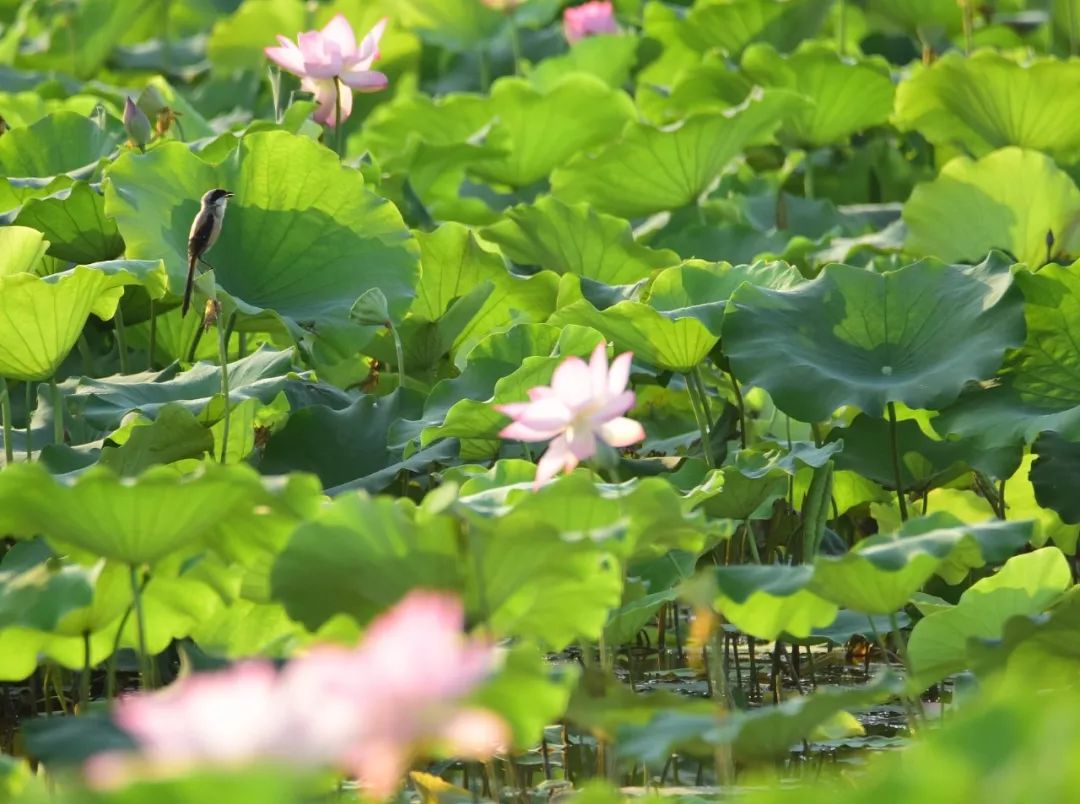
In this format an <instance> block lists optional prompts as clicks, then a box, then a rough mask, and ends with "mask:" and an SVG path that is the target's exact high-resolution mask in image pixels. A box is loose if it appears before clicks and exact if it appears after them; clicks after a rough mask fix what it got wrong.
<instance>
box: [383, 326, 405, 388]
mask: <svg viewBox="0 0 1080 804" xmlns="http://www.w3.org/2000/svg"><path fill="white" fill-rule="evenodd" d="M387 326H388V327H390V334H391V335H392V336H393V338H394V354H395V356H396V357H397V370H398V388H404V387H405V348H404V346H402V343H401V336H400V335H398V331H397V327H395V326H394V325H393V324H391V323H390V322H387Z"/></svg>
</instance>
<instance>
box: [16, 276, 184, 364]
mask: <svg viewBox="0 0 1080 804" xmlns="http://www.w3.org/2000/svg"><path fill="white" fill-rule="evenodd" d="M164 281H165V270H164V268H163V267H162V264H161V262H160V260H159V261H157V262H150V261H146V262H136V261H119V262H106V263H98V264H97V265H80V266H78V267H76V268H73V269H71V270H70V271H64V272H63V273H59V274H52V275H50V276H46V277H37V276H34V275H33V274H13V275H11V276H0V376H2V377H7V378H8V379H15V380H47V379H48V378H50V377H52V376H53V375H54V374H55V373H56V370H57V368H59V366H60V363H61V362H62V361H63V359H64V358H65V357H67V354H68V352H70V351H71V349H72V347H73V346H75V342H76V341H77V340H78V338H79V335H80V334H81V333H82V330H83V325H84V324H85V323H86V319H87V317H88V316H89V315H90V313H93V314H94V315H96V316H97V317H98V318H102V319H109V318H112V316H113V314H114V313H115V312H116V305H117V304H118V303H119V301H120V297H121V296H122V295H123V293H124V287H125V286H126V285H141V286H143V287H145V288H146V290H147V292H148V293H149V294H150V295H151V296H161V295H162V294H163V293H164V290H165V285H164Z"/></svg>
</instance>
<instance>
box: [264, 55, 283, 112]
mask: <svg viewBox="0 0 1080 804" xmlns="http://www.w3.org/2000/svg"><path fill="white" fill-rule="evenodd" d="M266 75H267V77H268V78H269V79H270V97H271V98H273V101H274V122H275V123H280V122H281V70H280V69H278V68H277V67H276V66H275V65H273V64H270V65H268V66H267V68H266Z"/></svg>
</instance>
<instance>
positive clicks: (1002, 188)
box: [903, 147, 1080, 267]
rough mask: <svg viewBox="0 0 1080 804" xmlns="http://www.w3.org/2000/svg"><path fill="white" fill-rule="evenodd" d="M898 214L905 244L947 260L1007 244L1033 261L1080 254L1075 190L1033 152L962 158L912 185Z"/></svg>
mask: <svg viewBox="0 0 1080 804" xmlns="http://www.w3.org/2000/svg"><path fill="white" fill-rule="evenodd" d="M903 215H904V221H905V222H906V223H907V227H908V238H907V249H908V250H909V251H911V252H913V253H915V254H919V255H924V254H925V255H933V256H935V257H937V258H938V259H942V260H945V261H946V262H974V261H976V260H981V259H982V258H983V257H985V256H986V254H987V252H989V251H991V250H993V249H1004V250H1006V251H1008V252H1009V253H1010V254H1012V255H1013V256H1014V257H1015V258H1016V259H1017V260H1018V261H1020V262H1024V263H1027V264H1028V265H1031V266H1033V267H1037V266H1040V265H1042V264H1043V263H1045V262H1047V261H1048V260H1049V259H1051V258H1052V257H1053V256H1054V255H1057V254H1075V253H1078V252H1080V228H1078V227H1077V226H1076V221H1077V218H1078V216H1080V190H1078V189H1077V188H1076V185H1075V184H1074V183H1073V180H1072V179H1071V178H1070V177H1069V175H1068V174H1067V173H1065V172H1064V171H1063V170H1061V169H1060V168H1058V167H1057V166H1056V165H1055V164H1054V161H1053V160H1052V159H1051V158H1050V157H1048V156H1046V155H1045V154H1041V153H1038V152H1036V151H1026V150H1023V149H1021V148H1015V147H1008V148H1001V149H999V150H997V151H994V152H992V153H989V154H987V155H986V156H984V157H982V158H981V159H979V160H977V161H973V160H971V159H968V158H967V157H963V156H959V157H957V158H955V159H953V160H951V161H950V162H949V163H948V164H946V165H945V167H944V168H942V169H941V173H940V174H939V175H938V177H937V178H936V179H934V180H933V181H931V182H926V183H924V184H920V185H919V186H917V187H916V188H915V190H914V192H912V194H911V197H910V198H909V199H908V201H907V203H906V204H904V213H903ZM1048 233H1049V234H1050V235H1052V238H1053V239H1052V243H1051V244H1048V243H1047V235H1048Z"/></svg>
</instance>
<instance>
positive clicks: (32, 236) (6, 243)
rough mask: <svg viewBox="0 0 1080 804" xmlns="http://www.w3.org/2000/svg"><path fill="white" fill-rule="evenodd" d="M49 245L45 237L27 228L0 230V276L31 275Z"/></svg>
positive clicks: (16, 227) (35, 230) (5, 227)
mask: <svg viewBox="0 0 1080 804" xmlns="http://www.w3.org/2000/svg"><path fill="white" fill-rule="evenodd" d="M48 247H49V243H48V241H47V240H45V235H43V234H42V233H41V232H39V231H38V230H37V229H32V228H30V227H27V226H4V227H2V228H0V254H3V255H4V256H3V258H2V261H0V276H9V275H10V274H28V273H33V272H34V269H35V268H36V267H37V266H38V265H39V264H40V263H41V258H42V257H44V256H45V251H46V249H48Z"/></svg>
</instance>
